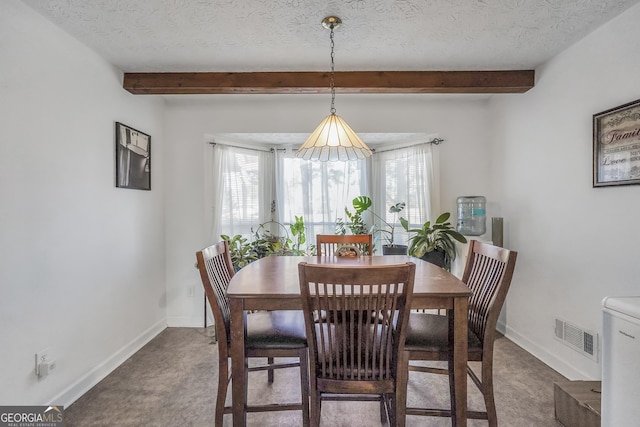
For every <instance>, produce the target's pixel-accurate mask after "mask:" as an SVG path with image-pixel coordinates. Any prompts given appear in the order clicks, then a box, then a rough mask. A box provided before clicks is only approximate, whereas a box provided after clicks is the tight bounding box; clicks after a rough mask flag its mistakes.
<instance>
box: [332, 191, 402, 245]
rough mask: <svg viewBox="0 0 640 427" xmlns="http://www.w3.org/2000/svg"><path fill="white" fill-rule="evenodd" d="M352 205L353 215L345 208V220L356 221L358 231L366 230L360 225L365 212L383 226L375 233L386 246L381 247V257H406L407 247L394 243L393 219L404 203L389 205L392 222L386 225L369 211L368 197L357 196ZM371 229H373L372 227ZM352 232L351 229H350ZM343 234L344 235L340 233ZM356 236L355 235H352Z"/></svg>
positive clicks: (371, 203)
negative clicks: (378, 234)
mask: <svg viewBox="0 0 640 427" xmlns="http://www.w3.org/2000/svg"><path fill="white" fill-rule="evenodd" d="M352 204H353V209H354V211H355V212H354V213H351V212H350V211H349V210H348V209H347V208H345V213H346V215H347V218H349V219H350V220H351V221H352V223H353V222H354V221H353V220H354V219H356V220H357V221H356V222H355V223H356V224H358V230H360V229H366V227H364V226H363V225H361V224H362V223H363V222H362V214H363V213H364V212H366V211H369V212H370V213H371V215H373V216H374V217H375V218H376V219H378V220H380V221H381V222H382V223H383V224H384V227H383V228H380V229H378V230H377V231H379V232H380V233H381V234H382V236H383V237H384V239H385V240H386V242H387V243H386V244H384V245H382V254H383V255H406V253H407V245H398V244H396V243H395V240H394V238H395V226H394V224H395V222H396V221H395V219H396V218H397V216H398V213H400V212H401V211H402V210H403V209H404V208H405V206H406V205H407V204H406V203H405V202H398V203H396V204H394V205H391V206H390V207H389V213H392V214H394V221H393V223H391V224H390V223H388V222H387V221H385V219H384V218H382V217H381V216H380V215H378V214H377V213H375V212H374V211H373V209H371V206H372V205H373V202H372V201H371V198H370V197H367V196H358V197H356V198H355V199H353V201H352ZM340 224H341V223H340V222H338V225H339V226H340ZM372 229H373V227H372ZM342 230H344V226H343V227H342ZM352 231H353V229H352ZM341 234H344V233H341ZM354 234H356V233H354Z"/></svg>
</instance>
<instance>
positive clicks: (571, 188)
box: [491, 6, 640, 379]
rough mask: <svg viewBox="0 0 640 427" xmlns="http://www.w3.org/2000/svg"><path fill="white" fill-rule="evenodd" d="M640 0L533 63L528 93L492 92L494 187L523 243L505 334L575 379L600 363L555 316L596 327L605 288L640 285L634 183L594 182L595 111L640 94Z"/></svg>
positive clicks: (634, 290) (628, 290) (512, 238)
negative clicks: (565, 339)
mask: <svg viewBox="0 0 640 427" xmlns="http://www.w3.org/2000/svg"><path fill="white" fill-rule="evenodd" d="M639 21H640V6H635V7H633V8H631V9H630V10H628V11H627V12H625V13H623V14H622V15H620V16H619V17H617V18H615V19H614V20H612V21H610V22H609V23H608V24H606V25H604V26H603V27H601V28H599V29H598V30H596V31H595V32H593V33H592V34H591V35H589V36H588V37H586V38H585V39H583V40H582V41H580V42H578V43H577V44H575V45H574V46H572V47H571V48H570V49H568V50H566V51H565V52H563V53H562V54H560V55H558V56H557V57H556V58H554V59H553V60H552V61H550V62H548V63H547V64H546V65H545V66H543V67H541V68H540V69H538V70H536V74H537V82H536V87H535V88H534V89H533V90H531V91H529V92H528V93H526V94H525V95H523V96H519V95H517V96H504V97H496V98H495V99H494V100H493V101H492V103H491V106H492V109H491V114H492V117H493V118H494V120H495V128H494V132H493V135H494V137H493V138H492V140H493V155H492V158H494V159H496V163H495V166H496V167H495V169H494V172H493V187H494V188H495V189H496V191H497V194H498V198H499V199H500V204H499V208H500V210H501V211H502V214H503V215H504V217H505V221H506V222H507V223H508V228H507V230H505V239H506V240H505V244H507V245H508V246H510V247H511V248H513V249H517V250H518V251H519V255H518V265H517V266H516V272H515V276H514V280H513V286H512V289H511V290H510V294H509V296H508V299H507V303H506V322H507V335H508V336H509V337H510V338H512V339H514V340H515V341H516V342H518V343H520V344H521V345H522V346H523V347H525V348H526V349H527V350H529V351H530V352H532V353H534V354H535V355H537V356H538V357H540V358H541V359H542V360H543V361H545V362H546V363H547V364H549V365H550V366H552V367H553V368H555V369H556V370H558V371H560V372H561V373H563V374H564V375H566V376H569V377H571V378H595V379H597V378H600V367H599V364H598V363H597V362H594V361H591V360H590V359H588V358H586V357H584V356H582V355H580V354H579V353H577V352H575V351H574V350H572V349H571V348H569V347H566V346H565V345H563V344H561V343H559V342H558V341H557V340H556V339H555V338H554V329H553V328H554V318H555V317H560V318H563V319H564V320H566V321H569V322H571V323H574V324H575V325H577V326H579V327H582V328H586V329H591V330H594V331H596V332H597V333H598V334H600V333H601V329H602V328H601V319H602V316H601V309H600V303H601V300H602V298H603V297H605V296H606V295H630V294H631V295H638V294H640V282H639V278H640V262H638V256H639V255H640V251H639V250H638V247H639V246H638V238H639V237H640V221H638V212H640V187H638V186H628V187H618V188H615V187H605V188H592V172H591V170H592V115H593V114H595V113H598V112H601V111H604V110H607V109H609V108H613V107H616V106H618V105H621V104H624V103H627V102H629V101H633V100H635V99H638V98H640V83H639V82H640V80H638V76H639V75H640V27H639V26H638V22H639Z"/></svg>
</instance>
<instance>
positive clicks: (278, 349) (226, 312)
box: [196, 241, 309, 426]
mask: <svg viewBox="0 0 640 427" xmlns="http://www.w3.org/2000/svg"><path fill="white" fill-rule="evenodd" d="M196 259H197V263H198V269H199V270H200V277H201V279H202V285H203V286H204V290H205V293H206V295H207V299H208V301H209V305H210V306H211V311H212V312H213V318H214V323H215V331H216V336H217V338H218V394H217V398H216V412H215V425H216V426H222V420H223V416H224V414H229V413H231V412H232V411H231V407H228V406H225V400H226V396H227V388H228V386H229V382H230V381H231V376H230V372H229V356H230V354H229V351H230V344H231V341H230V339H231V336H230V333H229V332H230V327H231V324H230V318H231V312H230V305H229V298H228V297H227V288H228V287H229V282H230V281H231V278H232V277H233V275H234V274H235V271H234V269H233V265H232V263H231V256H230V254H229V243H228V242H227V241H222V242H219V243H216V244H214V245H211V246H209V247H207V248H205V249H202V250H201V251H198V252H197V253H196ZM245 325H246V332H245V333H246V336H245V357H246V358H258V357H267V358H268V361H269V364H268V365H263V366H255V367H253V366H252V367H250V368H248V371H249V372H252V371H263V370H268V374H269V375H268V381H269V382H273V375H272V373H273V369H281V368H291V367H296V366H299V367H300V388H301V396H302V403H301V404H291V403H282V404H270V405H259V406H258V405H254V406H249V405H247V408H246V410H247V412H263V411H274V410H278V411H286V410H302V420H303V425H304V426H308V425H309V368H308V352H307V350H308V349H307V337H306V333H305V325H304V318H303V315H302V312H301V311H292V310H280V311H259V312H252V313H245ZM274 357H282V358H297V359H298V362H295V361H294V362H290V363H273V358H274ZM244 363H247V361H246V360H245V362H244Z"/></svg>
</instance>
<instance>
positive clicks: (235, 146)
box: [209, 141, 275, 153]
mask: <svg viewBox="0 0 640 427" xmlns="http://www.w3.org/2000/svg"><path fill="white" fill-rule="evenodd" d="M209 144H211V145H213V146H216V145H217V144H220V145H226V146H227V147H233V148H242V149H243V150H250V151H261V152H263V153H273V152H274V151H275V149H273V148H269V149H268V150H262V149H260V148H255V147H244V146H242V145H233V144H224V143H219V142H215V141H211V142H209Z"/></svg>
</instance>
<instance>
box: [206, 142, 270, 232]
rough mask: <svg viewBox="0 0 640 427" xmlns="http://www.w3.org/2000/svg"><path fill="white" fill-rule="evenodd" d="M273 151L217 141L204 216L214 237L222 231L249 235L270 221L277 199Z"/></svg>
mask: <svg viewBox="0 0 640 427" xmlns="http://www.w3.org/2000/svg"><path fill="white" fill-rule="evenodd" d="M274 163H275V157H274V154H273V152H269V151H263V150H257V149H246V148H238V147H231V146H228V145H224V144H221V143H216V144H215V145H213V146H212V149H211V150H210V160H209V165H208V166H207V169H208V170H209V173H210V176H209V179H208V182H209V183H211V185H210V186H207V188H205V191H207V192H209V197H208V203H207V209H206V211H205V216H206V220H207V223H208V224H210V227H209V229H210V237H211V239H212V241H218V240H220V234H227V235H230V236H233V235H235V234H242V235H249V234H250V233H251V231H252V229H253V230H254V231H255V230H256V227H257V226H258V225H259V224H263V223H265V222H268V221H271V220H272V219H273V218H272V205H273V204H274V203H275V202H274V200H275V190H274V183H275V177H274V170H275V165H274Z"/></svg>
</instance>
